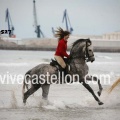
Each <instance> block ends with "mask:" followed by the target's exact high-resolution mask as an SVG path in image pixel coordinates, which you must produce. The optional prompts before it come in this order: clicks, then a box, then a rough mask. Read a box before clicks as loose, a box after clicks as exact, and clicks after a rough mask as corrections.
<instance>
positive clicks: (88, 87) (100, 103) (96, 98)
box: [82, 81, 103, 105]
mask: <svg viewBox="0 0 120 120" xmlns="http://www.w3.org/2000/svg"><path fill="white" fill-rule="evenodd" d="M82 85H83V86H84V87H85V88H86V89H87V90H88V91H89V92H90V93H91V94H92V95H93V97H94V98H95V100H96V101H97V102H98V104H99V105H102V104H103V103H102V102H101V101H100V100H99V98H98V97H97V96H96V95H95V93H94V91H93V90H92V88H91V87H90V86H89V85H88V84H86V83H85V81H82Z"/></svg>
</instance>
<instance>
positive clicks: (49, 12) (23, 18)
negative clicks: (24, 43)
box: [0, 0, 120, 38]
mask: <svg viewBox="0 0 120 120" xmlns="http://www.w3.org/2000/svg"><path fill="white" fill-rule="evenodd" d="M7 8H8V9H9V12H10V16H11V19H12V23H13V26H14V27H15V30H14V34H15V35H16V37H18V38H36V33H35V32H34V31H35V28H34V26H33V25H34V17H33V0H0V30H7V29H8V27H7V22H5V11H6V9H7ZM65 9H67V12H68V16H69V19H70V22H71V27H72V28H73V29H74V31H73V33H72V34H73V35H102V34H105V33H111V32H115V31H120V0H36V11H37V22H38V24H39V25H40V26H41V30H42V32H43V33H44V35H45V37H47V38H49V37H53V34H52V29H51V28H52V27H53V28H54V29H55V30H56V29H57V28H58V27H62V28H63V29H66V27H65V23H62V19H63V12H64V10H65Z"/></svg>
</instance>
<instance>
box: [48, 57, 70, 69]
mask: <svg viewBox="0 0 120 120" xmlns="http://www.w3.org/2000/svg"><path fill="white" fill-rule="evenodd" d="M63 60H64V61H65V63H66V64H67V63H68V59H67V58H64V59H63ZM50 65H51V66H54V67H57V68H58V67H59V68H61V65H60V64H59V63H58V62H57V61H56V60H55V59H51V62H50Z"/></svg>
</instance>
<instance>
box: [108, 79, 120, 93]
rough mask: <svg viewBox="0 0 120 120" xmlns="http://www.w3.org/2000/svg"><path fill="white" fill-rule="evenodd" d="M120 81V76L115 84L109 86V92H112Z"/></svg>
mask: <svg viewBox="0 0 120 120" xmlns="http://www.w3.org/2000/svg"><path fill="white" fill-rule="evenodd" d="M119 83H120V78H119V79H118V80H116V81H115V82H114V83H113V85H112V86H111V87H110V88H109V90H108V93H111V92H112V90H113V89H114V88H115V87H116V86H117V85H118V84H119Z"/></svg>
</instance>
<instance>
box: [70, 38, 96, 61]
mask: <svg viewBox="0 0 120 120" xmlns="http://www.w3.org/2000/svg"><path fill="white" fill-rule="evenodd" d="M70 56H72V58H84V59H86V60H87V62H89V61H90V62H93V61H94V60H95V57H94V53H93V47H92V42H91V41H90V39H79V40H77V41H75V42H74V43H73V45H72V49H71V51H70Z"/></svg>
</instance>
